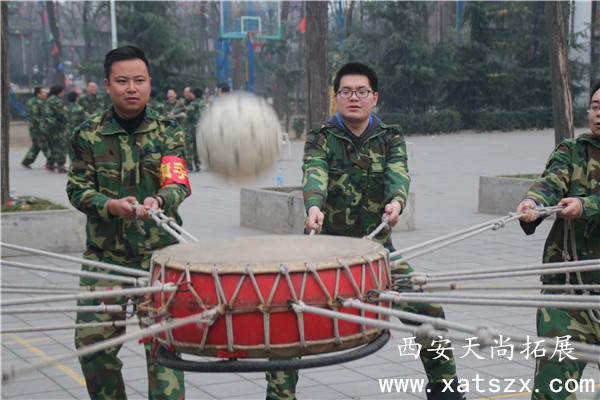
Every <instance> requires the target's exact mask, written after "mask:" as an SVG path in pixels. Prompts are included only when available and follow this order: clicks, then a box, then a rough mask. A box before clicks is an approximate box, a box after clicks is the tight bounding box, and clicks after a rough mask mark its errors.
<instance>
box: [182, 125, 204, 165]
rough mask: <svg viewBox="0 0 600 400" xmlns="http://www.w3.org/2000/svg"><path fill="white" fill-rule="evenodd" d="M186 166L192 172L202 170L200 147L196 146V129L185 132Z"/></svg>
mask: <svg viewBox="0 0 600 400" xmlns="http://www.w3.org/2000/svg"><path fill="white" fill-rule="evenodd" d="M185 165H186V168H187V169H188V170H189V171H191V170H193V169H194V165H195V168H200V165H202V163H201V162H200V156H199V155H198V146H197V144H196V129H188V130H187V131H186V132H185Z"/></svg>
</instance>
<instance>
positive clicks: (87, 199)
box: [67, 127, 113, 220]
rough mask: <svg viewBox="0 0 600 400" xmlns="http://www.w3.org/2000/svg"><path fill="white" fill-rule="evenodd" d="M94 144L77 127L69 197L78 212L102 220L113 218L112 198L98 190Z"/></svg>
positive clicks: (72, 151)
mask: <svg viewBox="0 0 600 400" xmlns="http://www.w3.org/2000/svg"><path fill="white" fill-rule="evenodd" d="M92 146H93V143H92V142H90V141H88V140H85V139H84V138H83V137H82V135H81V128H80V127H76V128H75V130H74V131H73V136H72V137H71V153H70V157H71V167H70V168H69V174H68V177H67V195H68V197H69V201H70V202H71V204H72V205H73V207H75V208H76V209H77V210H79V211H81V212H83V213H85V214H87V215H89V216H92V217H99V218H102V219H106V220H108V219H110V218H113V216H112V215H110V214H109V212H108V202H109V201H110V200H111V197H109V196H107V195H106V194H103V193H100V192H99V191H98V190H97V186H98V185H97V182H96V167H95V163H94V158H93V151H92Z"/></svg>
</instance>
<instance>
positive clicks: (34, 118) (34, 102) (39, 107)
mask: <svg viewBox="0 0 600 400" xmlns="http://www.w3.org/2000/svg"><path fill="white" fill-rule="evenodd" d="M44 100H46V92H45V91H44V89H42V88H41V87H39V86H38V87H36V88H35V89H33V97H32V98H30V99H29V100H28V101H27V104H25V111H26V112H27V123H28V125H29V137H30V138H31V147H30V148H29V150H28V151H27V154H25V158H23V161H21V165H22V166H23V167H25V168H27V169H31V164H33V162H34V161H35V159H36V158H37V156H38V154H39V152H40V151H42V152H45V151H46V147H47V143H46V142H45V141H44V137H43V135H42V132H41V130H40V122H41V119H42V115H43V111H44Z"/></svg>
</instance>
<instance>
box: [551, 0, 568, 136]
mask: <svg viewBox="0 0 600 400" xmlns="http://www.w3.org/2000/svg"><path fill="white" fill-rule="evenodd" d="M545 7H546V10H545V12H546V34H547V35H548V56H549V58H550V77H551V84H550V87H551V88H552V108H553V111H554V140H555V142H556V144H558V143H560V142H561V141H562V140H564V139H567V138H572V137H573V99H572V97H571V86H570V85H569V59H568V52H567V40H566V34H567V31H566V28H565V19H564V13H563V2H562V1H547V2H546V4H545Z"/></svg>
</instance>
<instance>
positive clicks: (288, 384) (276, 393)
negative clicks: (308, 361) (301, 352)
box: [266, 357, 300, 400]
mask: <svg viewBox="0 0 600 400" xmlns="http://www.w3.org/2000/svg"><path fill="white" fill-rule="evenodd" d="M299 359H300V357H293V358H274V359H273V360H299ZM266 379H267V400H295V399H296V384H297V383H298V370H297V369H295V370H290V371H273V372H267V373H266Z"/></svg>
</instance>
